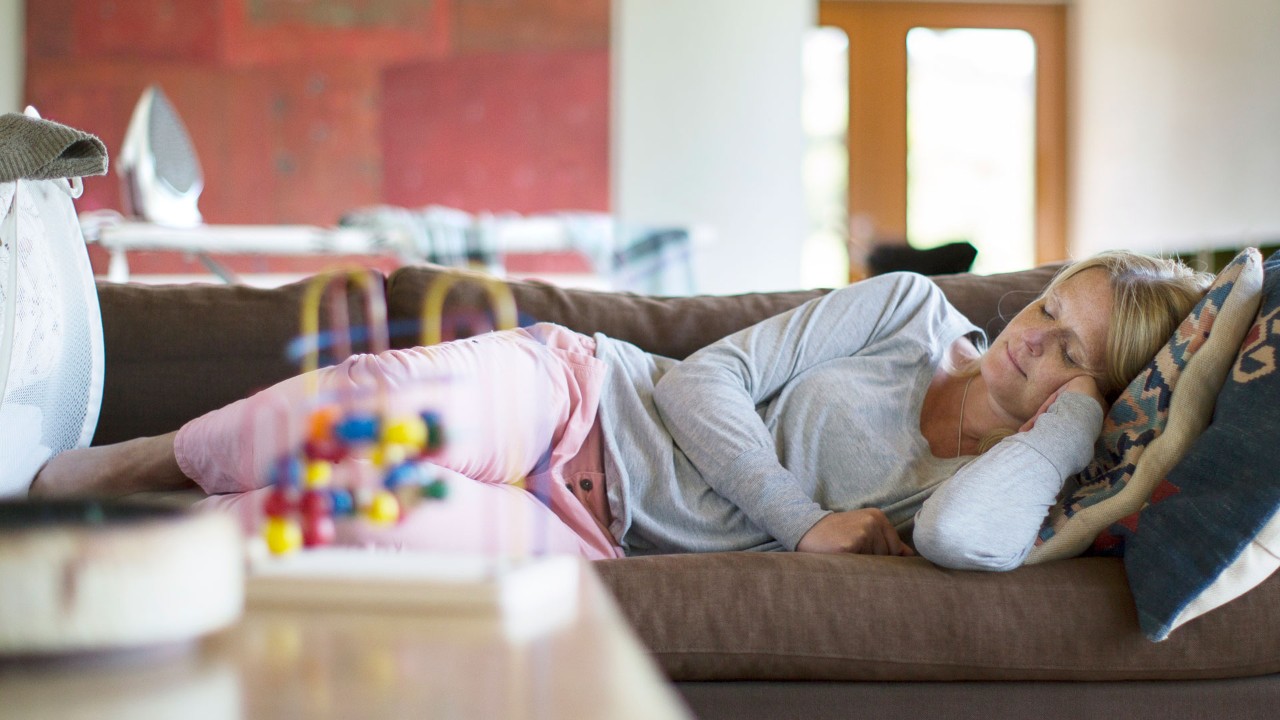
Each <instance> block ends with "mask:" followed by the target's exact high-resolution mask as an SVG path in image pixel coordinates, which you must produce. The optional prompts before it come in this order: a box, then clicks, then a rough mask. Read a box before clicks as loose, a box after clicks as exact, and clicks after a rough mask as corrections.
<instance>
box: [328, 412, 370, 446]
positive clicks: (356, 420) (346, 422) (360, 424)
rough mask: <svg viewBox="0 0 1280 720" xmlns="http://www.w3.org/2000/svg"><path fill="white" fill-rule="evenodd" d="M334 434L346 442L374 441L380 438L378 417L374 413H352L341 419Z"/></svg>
mask: <svg viewBox="0 0 1280 720" xmlns="http://www.w3.org/2000/svg"><path fill="white" fill-rule="evenodd" d="M333 434H334V435H336V436H338V438H339V439H340V440H342V441H344V442H348V443H361V442H373V441H375V440H377V439H378V418H377V416H374V415H352V416H350V417H346V418H343V419H342V420H339V421H338V423H337V424H336V425H334V427H333Z"/></svg>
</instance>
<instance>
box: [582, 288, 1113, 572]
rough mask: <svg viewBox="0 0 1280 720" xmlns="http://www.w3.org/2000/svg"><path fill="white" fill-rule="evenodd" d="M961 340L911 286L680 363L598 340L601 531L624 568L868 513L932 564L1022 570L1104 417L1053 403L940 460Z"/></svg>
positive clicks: (803, 315) (842, 299) (868, 291)
mask: <svg viewBox="0 0 1280 720" xmlns="http://www.w3.org/2000/svg"><path fill="white" fill-rule="evenodd" d="M964 335H978V336H980V335H981V332H980V331H979V330H978V329H977V328H976V327H974V326H973V325H972V324H971V323H970V322H969V321H968V320H967V319H965V318H964V316H963V315H962V314H961V313H960V312H959V311H958V310H956V309H955V308H954V307H952V306H951V305H950V304H949V303H948V302H947V301H946V299H945V298H944V297H943V295H942V293H941V291H940V290H938V288H937V286H936V285H935V284H934V283H932V282H931V281H929V280H928V279H927V278H924V277H922V276H919V275H914V274H909V273H894V274H889V275H884V276H880V277H876V278H872V279H869V280H865V281H862V282H859V283H856V284H853V285H850V286H849V287H846V288H842V289H840V290H836V291H834V292H832V293H829V294H828V295H826V296H824V297H821V298H818V299H815V300H813V301H810V302H808V303H805V304H804V305H801V306H799V307H798V308H795V309H793V310H790V311H788V312H785V313H782V314H780V315H778V316H776V317H773V318H770V319H768V320H765V321H763V322H761V323H758V324H756V325H754V326H752V327H750V328H747V329H745V330H742V331H740V332H738V333H735V334H733V335H731V336H729V337H727V338H725V339H723V340H721V341H719V342H716V343H713V344H712V345H710V346H708V347H706V348H703V349H702V350H699V351H698V352H697V353H695V354H693V355H692V356H690V357H689V358H688V359H687V360H685V361H683V362H678V361H675V360H671V359H669V358H664V357H660V356H656V355H652V354H649V353H645V352H644V351H642V350H640V349H639V348H637V347H635V346H634V345H630V344H629V343H625V342H622V341H618V340H614V339H612V338H608V337H606V336H603V335H597V336H596V339H597V342H598V347H597V355H598V356H599V357H601V358H602V359H604V360H605V361H606V362H607V363H608V365H609V373H608V376H607V378H606V382H605V388H604V392H603V395H602V401H601V407H600V417H601V425H602V429H603V437H604V443H605V469H606V473H607V477H608V494H609V504H610V509H611V511H612V513H613V525H612V527H611V528H610V530H611V531H612V532H613V534H614V537H615V538H618V539H619V540H620V542H621V543H622V546H623V548H624V550H625V551H626V552H627V553H628V554H650V553H664V552H710V551H723V550H784V549H785V550H793V549H795V547H796V545H797V543H799V541H800V538H801V537H803V536H804V534H805V533H806V532H808V530H809V529H810V528H811V527H813V525H814V524H815V523H817V522H818V521H819V520H821V519H822V518H823V517H825V516H826V515H827V514H829V513H831V512H833V511H843V510H853V509H857V508H864V507H877V508H880V509H882V510H883V511H884V512H885V513H886V515H887V516H888V517H889V520H890V521H891V522H892V523H893V524H894V525H895V526H896V527H897V528H898V529H899V531H901V532H903V533H904V534H912V532H913V531H914V538H913V540H914V543H915V545H916V549H917V550H918V551H919V552H920V553H921V554H923V555H924V556H925V557H927V558H929V559H931V560H933V561H934V562H937V563H939V564H943V565H947V566H950V567H961V568H984V569H1009V568H1012V567H1016V566H1017V565H1018V564H1020V563H1021V562H1022V559H1023V558H1024V557H1025V556H1026V553H1027V552H1029V551H1030V549H1031V547H1032V545H1033V543H1034V539H1035V535H1036V533H1037V531H1038V530H1039V528H1040V525H1041V523H1042V522H1043V520H1044V517H1045V516H1046V514H1047V512H1048V508H1049V506H1050V505H1051V504H1052V503H1053V502H1054V500H1055V498H1056V496H1057V493H1058V492H1059V490H1060V489H1061V487H1062V483H1063V481H1064V479H1065V478H1066V477H1068V476H1069V475H1071V474H1074V473H1076V472H1078V471H1079V470H1080V469H1081V468H1082V467H1083V466H1084V465H1085V463H1087V462H1088V460H1089V458H1090V457H1091V455H1092V448H1093V443H1094V439H1095V438H1096V437H1097V434H1098V432H1099V430H1100V428H1101V423H1102V411H1101V408H1099V407H1098V405H1097V403H1096V402H1094V401H1093V400H1092V399H1090V398H1088V397H1086V396H1084V395H1079V394H1076V393H1064V394H1063V395H1062V396H1060V398H1059V400H1058V401H1057V402H1055V403H1054V405H1053V407H1052V408H1050V411H1049V412H1048V413H1046V414H1045V415H1044V416H1042V418H1041V419H1040V420H1039V421H1038V422H1037V423H1036V426H1035V428H1033V429H1032V430H1031V431H1029V432H1026V433H1019V434H1017V435H1014V436H1011V437H1009V438H1006V439H1005V440H1003V441H1001V442H1000V443H999V444H998V445H997V446H996V447H995V448H993V449H992V450H990V451H988V452H987V453H986V454H984V455H982V456H980V457H978V458H973V457H964V458H937V457H934V455H933V454H932V452H930V450H929V445H928V442H927V441H926V440H925V438H924V437H923V436H922V435H921V433H920V408H921V404H922V402H923V399H924V394H925V390H926V389H927V388H928V386H929V382H930V380H931V379H932V378H933V375H934V373H935V372H936V370H937V369H938V367H939V364H940V363H941V362H942V360H943V356H944V353H945V352H946V351H947V348H949V347H950V346H951V344H952V343H954V342H955V341H956V340H957V339H959V338H960V337H961V336H964ZM930 496H933V499H932V500H929V502H927V503H926V500H927V499H929V498H930Z"/></svg>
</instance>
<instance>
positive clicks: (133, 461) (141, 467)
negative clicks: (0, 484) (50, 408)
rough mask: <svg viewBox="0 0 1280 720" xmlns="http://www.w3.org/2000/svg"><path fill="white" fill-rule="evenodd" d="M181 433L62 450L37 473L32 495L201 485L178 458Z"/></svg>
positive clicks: (109, 493) (107, 494)
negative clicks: (175, 447)
mask: <svg viewBox="0 0 1280 720" xmlns="http://www.w3.org/2000/svg"><path fill="white" fill-rule="evenodd" d="M176 434H177V433H176V432H171V433H167V434H165V435H157V436H156V437H145V438H135V439H133V440H126V441H124V442H120V443H116V444H114V445H104V446H100V447H88V448H76V449H73V450H67V451H66V452H62V453H58V455H57V456H55V457H54V458H52V459H51V460H49V462H48V463H46V464H45V466H44V467H43V468H41V470H40V472H39V473H37V474H36V477H35V480H34V481H33V482H32V483H31V489H30V495H31V497H43V498H58V497H76V496H94V497H117V496H120V495H127V494H129V493H134V492H141V491H144V490H182V489H188V488H195V487H196V485H195V483H193V482H192V481H191V478H189V477H187V476H186V475H185V474H184V473H183V472H182V469H181V468H179V467H178V461H177V459H176V458H175V457H174V454H173V438H174V436H175V435H176Z"/></svg>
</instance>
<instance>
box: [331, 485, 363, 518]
mask: <svg viewBox="0 0 1280 720" xmlns="http://www.w3.org/2000/svg"><path fill="white" fill-rule="evenodd" d="M329 502H330V503H331V506H332V507H333V514H334V516H335V517H347V516H349V515H354V514H355V512H356V499H355V497H354V496H352V495H351V491H350V490H346V489H344V488H334V489H332V490H330V491H329Z"/></svg>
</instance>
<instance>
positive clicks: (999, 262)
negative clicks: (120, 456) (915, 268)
mask: <svg viewBox="0 0 1280 720" xmlns="http://www.w3.org/2000/svg"><path fill="white" fill-rule="evenodd" d="M818 21H819V25H821V26H824V27H834V28H838V29H840V30H842V31H843V32H844V33H845V34H846V36H847V37H848V75H847V79H848V127H847V132H846V142H847V147H848V188H847V199H848V204H847V214H848V215H847V217H848V222H849V225H848V236H849V246H850V264H849V276H850V279H851V280H855V279H858V278H860V277H863V276H865V275H866V268H865V265H864V264H863V262H862V261H863V259H864V258H865V256H866V253H868V252H869V251H870V249H871V248H872V247H874V246H875V245H877V244H898V245H901V244H909V245H911V246H913V247H917V248H918V249H927V248H930V247H934V246H937V245H940V244H943V243H947V242H952V241H968V242H971V243H973V244H974V245H976V246H977V247H978V251H979V252H978V259H977V261H976V262H975V264H974V270H975V271H979V272H1001V271H1006V270H1016V269H1022V268H1025V267H1027V266H1029V265H1032V264H1040V263H1045V262H1050V261H1054V260H1061V259H1064V258H1065V257H1066V250H1067V248H1066V236H1067V232H1066V211H1067V207H1066V184H1067V178H1066V8H1065V6H1063V5H1060V4H970V3H949V2H948V3H929V2H859V1H851V0H844V1H839V0H822V1H821V2H820V3H819V15H818Z"/></svg>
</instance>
